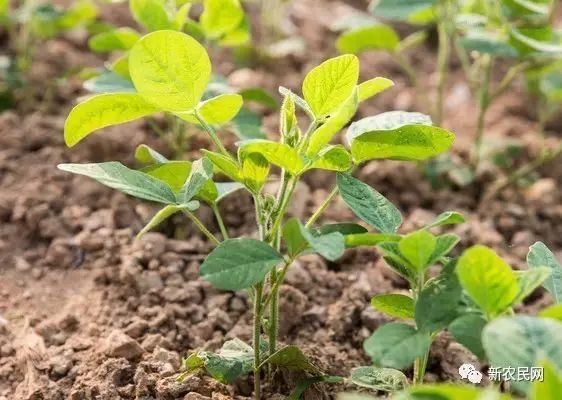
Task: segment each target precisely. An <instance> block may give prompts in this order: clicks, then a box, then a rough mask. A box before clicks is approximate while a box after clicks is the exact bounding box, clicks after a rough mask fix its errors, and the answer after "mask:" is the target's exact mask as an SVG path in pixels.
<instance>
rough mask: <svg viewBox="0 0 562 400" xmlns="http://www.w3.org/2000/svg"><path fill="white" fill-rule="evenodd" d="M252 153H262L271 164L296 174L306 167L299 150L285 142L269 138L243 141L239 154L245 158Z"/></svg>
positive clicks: (241, 157)
mask: <svg viewBox="0 0 562 400" xmlns="http://www.w3.org/2000/svg"><path fill="white" fill-rule="evenodd" d="M251 153H258V154H261V155H262V156H263V157H264V158H265V159H266V160H267V161H269V162H270V163H271V164H274V165H277V166H279V167H281V168H284V169H285V170H287V171H288V172H289V173H291V174H292V175H296V174H298V173H299V172H301V171H302V169H303V168H304V162H303V160H302V159H301V157H300V156H299V154H298V152H297V151H296V150H295V149H294V148H292V147H291V146H289V145H287V144H285V143H279V142H272V141H269V140H260V139H256V140H248V141H245V142H242V143H241V145H240V148H239V150H238V155H239V158H240V159H241V160H243V159H244V158H245V157H246V155H248V154H251Z"/></svg>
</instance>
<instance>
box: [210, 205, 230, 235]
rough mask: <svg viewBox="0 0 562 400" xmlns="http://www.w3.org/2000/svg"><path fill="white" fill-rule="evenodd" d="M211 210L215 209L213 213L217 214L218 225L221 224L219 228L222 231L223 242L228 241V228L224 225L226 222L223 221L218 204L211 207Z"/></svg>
mask: <svg viewBox="0 0 562 400" xmlns="http://www.w3.org/2000/svg"><path fill="white" fill-rule="evenodd" d="M211 208H212V209H213V213H215V218H216V219H217V223H218V224H219V228H220V230H221V234H222V238H223V240H226V239H228V238H229V235H228V230H227V229H226V226H225V225H224V221H223V219H222V215H221V212H220V210H219V206H218V205H217V204H216V203H214V204H213V205H212V206H211Z"/></svg>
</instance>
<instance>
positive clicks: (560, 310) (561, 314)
mask: <svg viewBox="0 0 562 400" xmlns="http://www.w3.org/2000/svg"><path fill="white" fill-rule="evenodd" d="M539 317H543V318H552V319H556V320H558V321H562V304H554V305H552V306H550V307H547V308H545V309H543V310H541V311H540V312H539Z"/></svg>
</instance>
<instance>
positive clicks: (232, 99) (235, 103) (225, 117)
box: [176, 93, 244, 125]
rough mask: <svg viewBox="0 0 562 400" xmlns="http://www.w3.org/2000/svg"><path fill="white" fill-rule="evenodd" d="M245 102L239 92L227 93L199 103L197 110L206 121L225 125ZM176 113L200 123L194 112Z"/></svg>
mask: <svg viewBox="0 0 562 400" xmlns="http://www.w3.org/2000/svg"><path fill="white" fill-rule="evenodd" d="M243 103H244V100H243V99H242V96H240V95H239V94H235V93H227V94H221V95H218V96H217V97H213V98H210V99H209V100H205V101H202V102H201V103H199V105H197V110H198V112H199V115H200V116H201V118H203V120H204V121H205V122H206V123H208V124H210V125H223V124H226V123H227V122H229V121H231V120H232V119H233V118H234V117H236V115H237V114H238V112H239V111H240V109H241V108H242V105H243ZM176 115H177V116H178V117H180V118H181V119H183V120H186V121H188V122H191V123H193V124H199V122H198V120H197V118H195V116H193V114H192V113H177V114H176Z"/></svg>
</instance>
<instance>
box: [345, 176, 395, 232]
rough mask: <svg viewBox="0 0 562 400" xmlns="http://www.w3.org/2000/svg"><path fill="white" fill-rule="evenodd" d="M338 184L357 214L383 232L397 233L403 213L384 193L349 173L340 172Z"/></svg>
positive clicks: (346, 201)
mask: <svg viewBox="0 0 562 400" xmlns="http://www.w3.org/2000/svg"><path fill="white" fill-rule="evenodd" d="M337 184H338V188H339V191H340V193H341V196H342V198H343V200H344V201H345V203H346V204H347V205H348V206H349V208H350V209H351V210H352V211H353V212H354V213H355V215H357V216H358V217H359V218H361V219H362V220H363V221H365V222H366V223H367V224H369V225H371V226H372V227H374V228H375V229H377V230H379V231H380V232H382V233H396V231H397V230H398V228H399V227H400V225H401V224H402V215H401V214H400V211H398V209H397V208H396V207H395V206H394V205H393V204H392V203H391V202H389V201H388V200H387V199H386V198H385V197H384V196H383V195H382V194H380V193H379V192H377V191H376V190H375V189H373V188H372V187H370V186H369V185H366V184H364V183H363V182H361V181H360V180H358V179H355V178H354V177H352V176H351V175H349V174H343V173H338V175H337Z"/></svg>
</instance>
